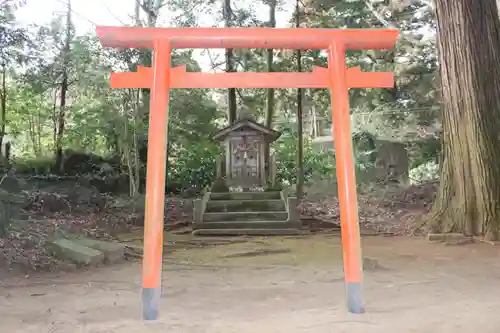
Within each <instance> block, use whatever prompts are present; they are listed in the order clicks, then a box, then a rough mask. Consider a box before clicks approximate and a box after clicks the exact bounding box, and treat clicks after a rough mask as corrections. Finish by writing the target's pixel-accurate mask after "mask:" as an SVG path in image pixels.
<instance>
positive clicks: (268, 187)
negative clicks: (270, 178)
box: [264, 183, 283, 192]
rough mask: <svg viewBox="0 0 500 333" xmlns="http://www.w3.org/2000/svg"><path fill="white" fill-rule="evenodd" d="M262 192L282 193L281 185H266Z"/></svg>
mask: <svg viewBox="0 0 500 333" xmlns="http://www.w3.org/2000/svg"><path fill="white" fill-rule="evenodd" d="M264 190H265V191H266V192H277V191H283V184H281V183H276V184H271V183H267V185H266V187H265V189H264Z"/></svg>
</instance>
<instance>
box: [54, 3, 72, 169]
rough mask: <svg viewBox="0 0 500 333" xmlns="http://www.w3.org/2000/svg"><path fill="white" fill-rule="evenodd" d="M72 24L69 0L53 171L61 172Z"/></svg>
mask: <svg viewBox="0 0 500 333" xmlns="http://www.w3.org/2000/svg"><path fill="white" fill-rule="evenodd" d="M71 29H72V23H71V0H68V8H67V13H66V40H65V41H64V49H63V68H62V70H63V77H62V83H61V99H60V103H59V115H58V120H57V138H56V152H55V153H56V162H55V165H54V170H55V171H61V170H62V158H63V154H62V151H63V147H62V146H63V144H62V140H63V136H64V128H65V125H66V96H67V94H68V89H69V78H68V71H69V62H70V51H71V49H70V48H71V39H72V32H71Z"/></svg>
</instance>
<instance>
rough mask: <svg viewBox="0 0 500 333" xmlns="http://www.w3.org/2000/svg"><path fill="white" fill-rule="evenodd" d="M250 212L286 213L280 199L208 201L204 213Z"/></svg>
mask: <svg viewBox="0 0 500 333" xmlns="http://www.w3.org/2000/svg"><path fill="white" fill-rule="evenodd" d="M252 211H286V208H285V203H284V202H283V200H281V199H270V200H209V201H208V202H207V204H206V209H205V212H207V213H218V212H252Z"/></svg>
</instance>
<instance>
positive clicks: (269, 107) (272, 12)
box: [264, 0, 277, 180]
mask: <svg viewBox="0 0 500 333" xmlns="http://www.w3.org/2000/svg"><path fill="white" fill-rule="evenodd" d="M276 5H277V0H270V1H269V2H268V6H269V24H268V27H269V28H276ZM273 53H274V50H273V49H268V50H267V71H268V72H269V73H271V72H274V69H273V60H274V59H273V58H274V57H273V56H274V54H273ZM273 118H274V88H270V89H267V103H266V126H267V127H269V128H272V126H273ZM270 159H271V154H270V147H269V144H266V146H265V151H264V165H265V168H266V175H267V176H268V177H269V171H270V170H271V166H270V165H269V161H270ZM268 180H269V179H268Z"/></svg>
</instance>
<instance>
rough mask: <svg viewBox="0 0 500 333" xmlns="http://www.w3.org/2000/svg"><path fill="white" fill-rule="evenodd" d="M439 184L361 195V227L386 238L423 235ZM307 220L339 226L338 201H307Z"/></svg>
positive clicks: (303, 210)
mask: <svg viewBox="0 0 500 333" xmlns="http://www.w3.org/2000/svg"><path fill="white" fill-rule="evenodd" d="M437 186H438V183H436V182H432V183H426V184H423V185H420V186H416V185H415V186H410V187H408V188H401V187H396V186H392V187H390V186H387V187H386V188H385V189H383V190H380V189H379V190H377V191H373V192H371V193H367V194H363V195H360V196H359V198H358V207H359V208H358V211H359V223H360V226H361V227H362V228H365V229H372V230H375V231H376V232H378V233H381V234H385V235H408V236H414V235H419V234H422V233H423V232H424V228H425V226H424V227H423V226H422V224H423V218H424V216H425V215H426V214H427V213H428V211H429V209H430V207H431V205H432V202H433V201H434V197H435V193H436V191H437ZM300 209H301V215H302V217H304V218H306V219H307V218H311V217H314V218H315V219H316V220H320V221H327V222H330V223H331V224H333V225H340V207H339V201H338V198H337V197H331V196H325V197H322V198H321V197H316V198H314V201H312V200H308V199H305V200H303V201H302V203H301V205H300Z"/></svg>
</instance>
